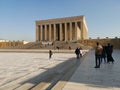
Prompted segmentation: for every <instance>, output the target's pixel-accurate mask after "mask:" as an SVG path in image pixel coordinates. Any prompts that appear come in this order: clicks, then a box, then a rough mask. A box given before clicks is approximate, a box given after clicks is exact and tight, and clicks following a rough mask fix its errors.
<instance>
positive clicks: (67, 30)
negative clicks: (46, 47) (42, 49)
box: [36, 16, 88, 41]
mask: <svg viewBox="0 0 120 90" xmlns="http://www.w3.org/2000/svg"><path fill="white" fill-rule="evenodd" d="M84 39H88V28H87V24H86V21H85V17H84V16H74V17H66V18H57V19H49V20H40V21H36V41H76V40H84Z"/></svg>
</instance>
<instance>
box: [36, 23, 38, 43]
mask: <svg viewBox="0 0 120 90" xmlns="http://www.w3.org/2000/svg"><path fill="white" fill-rule="evenodd" d="M38 28H39V26H38V25H36V41H39V31H38Z"/></svg>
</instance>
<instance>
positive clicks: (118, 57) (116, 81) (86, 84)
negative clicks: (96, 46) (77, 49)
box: [58, 50, 120, 90]
mask: <svg viewBox="0 0 120 90" xmlns="http://www.w3.org/2000/svg"><path fill="white" fill-rule="evenodd" d="M113 58H114V59H115V63H114V64H112V63H110V64H108V63H102V64H101V68H97V69H96V68H94V66H95V60H94V50H91V51H90V52H89V53H87V56H86V57H85V59H84V61H83V62H82V63H81V64H80V66H79V67H78V69H77V70H76V71H75V73H74V74H73V76H72V77H71V78H70V80H69V81H68V82H67V84H66V85H65V86H64V87H63V88H62V90H120V50H114V52H113ZM58 90H59V89H58Z"/></svg>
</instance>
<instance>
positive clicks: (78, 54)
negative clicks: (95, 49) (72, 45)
mask: <svg viewBox="0 0 120 90" xmlns="http://www.w3.org/2000/svg"><path fill="white" fill-rule="evenodd" d="M75 54H76V56H77V59H79V58H80V50H79V48H76V50H75Z"/></svg>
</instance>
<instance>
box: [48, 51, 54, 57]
mask: <svg viewBox="0 0 120 90" xmlns="http://www.w3.org/2000/svg"><path fill="white" fill-rule="evenodd" d="M52 55H53V53H52V50H49V59H51V57H52Z"/></svg>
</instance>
